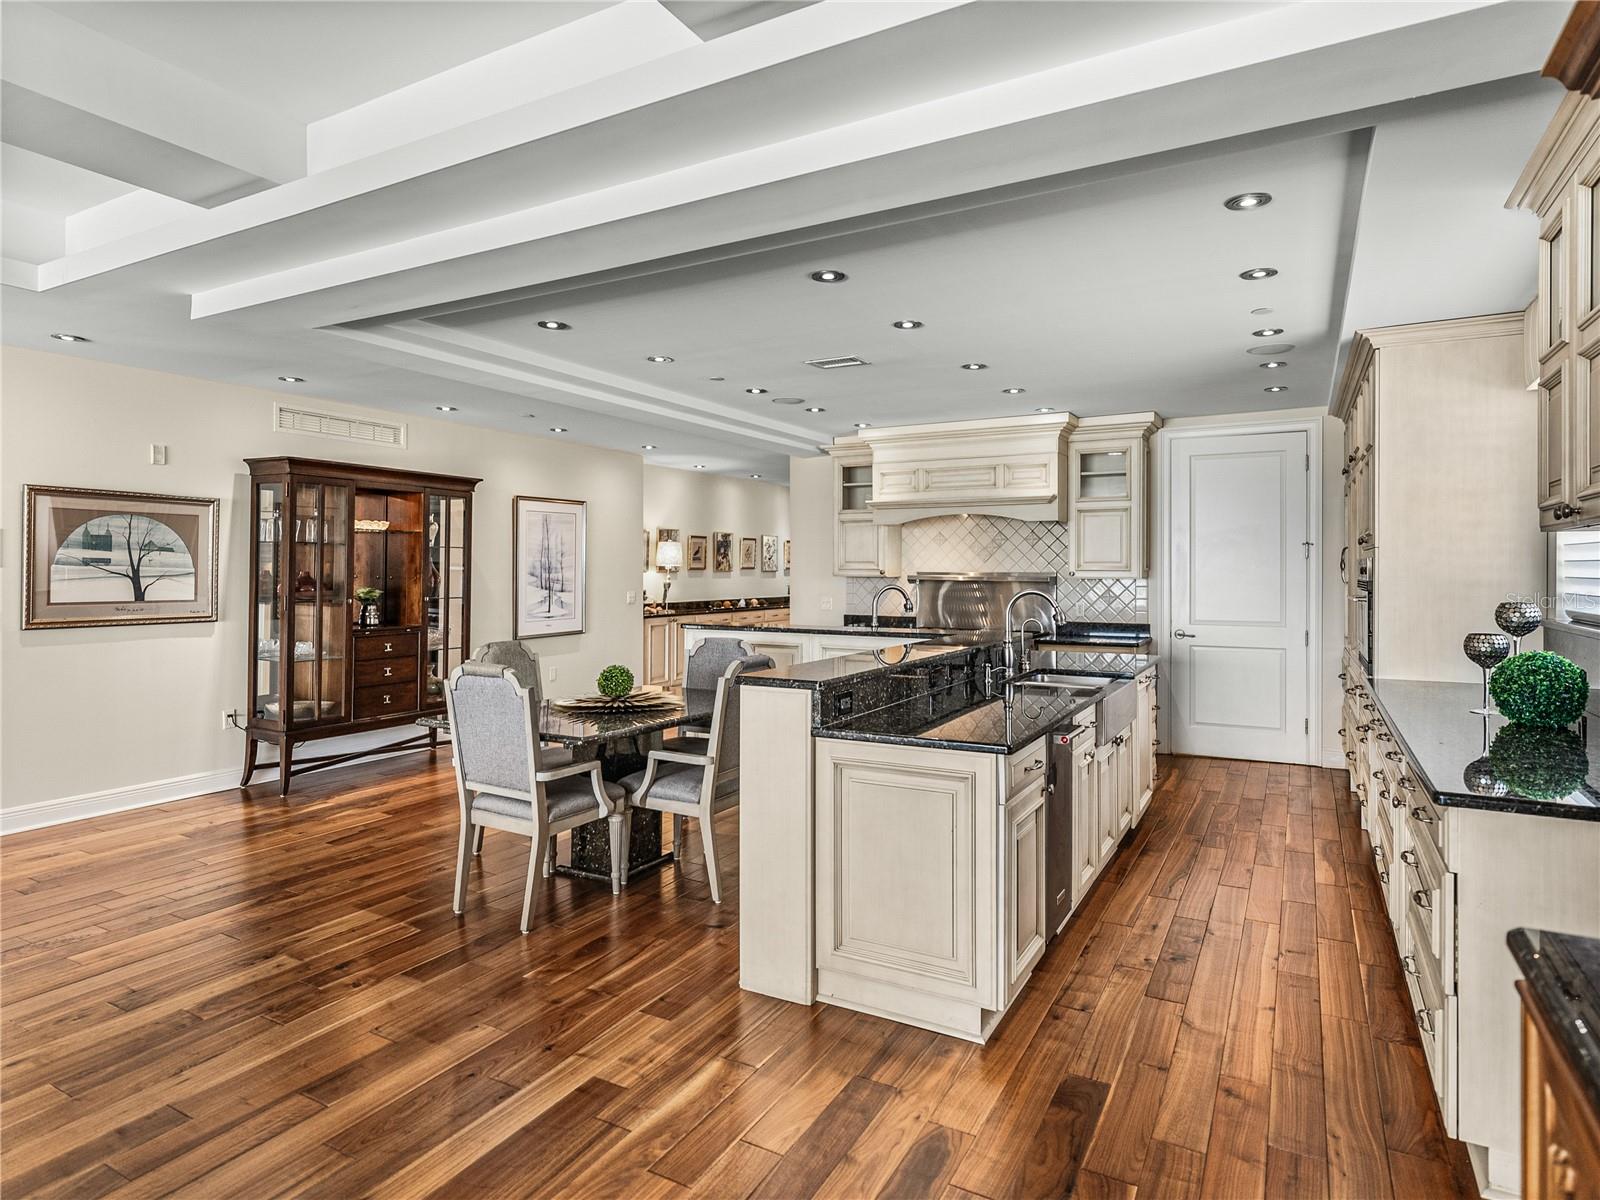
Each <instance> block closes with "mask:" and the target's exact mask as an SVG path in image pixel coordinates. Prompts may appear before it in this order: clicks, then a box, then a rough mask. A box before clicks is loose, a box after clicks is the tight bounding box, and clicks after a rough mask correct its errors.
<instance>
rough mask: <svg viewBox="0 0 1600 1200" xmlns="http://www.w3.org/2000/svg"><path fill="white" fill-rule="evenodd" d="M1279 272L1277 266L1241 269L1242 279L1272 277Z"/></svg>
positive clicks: (1240, 276) (1240, 275)
mask: <svg viewBox="0 0 1600 1200" xmlns="http://www.w3.org/2000/svg"><path fill="white" fill-rule="evenodd" d="M1277 273H1278V268H1277V267H1251V268H1250V269H1249V270H1248V271H1240V272H1239V278H1240V279H1251V280H1255V279H1271V278H1272V277H1273V276H1274V275H1276V274H1277Z"/></svg>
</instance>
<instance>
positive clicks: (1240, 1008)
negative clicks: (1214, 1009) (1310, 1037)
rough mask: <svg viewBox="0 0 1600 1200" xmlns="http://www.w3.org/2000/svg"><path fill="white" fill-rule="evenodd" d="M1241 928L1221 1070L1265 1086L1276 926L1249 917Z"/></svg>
mask: <svg viewBox="0 0 1600 1200" xmlns="http://www.w3.org/2000/svg"><path fill="white" fill-rule="evenodd" d="M1244 930H1245V932H1244V941H1243V942H1242V943H1241V945H1240V947H1239V974H1238V978H1237V980H1236V982H1235V985H1234V997H1233V1006H1232V1012H1231V1013H1230V1014H1229V1017H1228V1032H1227V1036H1226V1038H1225V1039H1224V1041H1223V1045H1222V1073H1223V1075H1225V1076H1230V1077H1232V1078H1233V1079H1235V1080H1245V1081H1247V1082H1250V1083H1254V1084H1258V1085H1260V1086H1261V1087H1263V1088H1265V1087H1267V1086H1268V1085H1269V1084H1270V1083H1271V1082H1272V1037H1273V1022H1274V1017H1275V1015H1276V1013H1277V1007H1278V926H1277V925H1276V924H1272V925H1263V924H1262V923H1261V922H1259V921H1254V920H1250V921H1246V922H1245V927H1244ZM1264 1109H1265V1105H1264V1104H1263V1110H1264Z"/></svg>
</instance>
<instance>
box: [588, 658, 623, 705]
mask: <svg viewBox="0 0 1600 1200" xmlns="http://www.w3.org/2000/svg"><path fill="white" fill-rule="evenodd" d="M594 685H595V687H597V688H599V689H600V694H601V695H602V696H610V697H611V698H612V699H613V700H615V699H617V698H618V697H619V696H626V695H627V694H628V693H629V692H631V691H633V672H632V671H630V670H628V668H627V667H622V666H618V665H617V664H616V663H612V664H611V665H610V666H609V667H607V668H606V669H605V670H604V671H601V672H600V678H598V679H596V680H595V681H594Z"/></svg>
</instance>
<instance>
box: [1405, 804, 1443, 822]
mask: <svg viewBox="0 0 1600 1200" xmlns="http://www.w3.org/2000/svg"><path fill="white" fill-rule="evenodd" d="M1411 816H1412V818H1413V819H1414V820H1417V821H1420V822H1422V824H1424V825H1436V824H1438V822H1437V821H1435V820H1434V818H1433V814H1432V813H1431V812H1429V811H1428V810H1427V809H1425V808H1422V807H1420V806H1419V807H1417V808H1413V809H1412V810H1411Z"/></svg>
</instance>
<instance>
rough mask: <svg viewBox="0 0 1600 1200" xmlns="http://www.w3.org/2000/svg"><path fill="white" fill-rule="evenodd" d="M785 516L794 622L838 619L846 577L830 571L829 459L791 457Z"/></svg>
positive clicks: (823, 622) (820, 622)
mask: <svg viewBox="0 0 1600 1200" xmlns="http://www.w3.org/2000/svg"><path fill="white" fill-rule="evenodd" d="M789 520H790V522H791V525H792V527H793V529H794V574H793V576H792V579H791V584H792V586H791V588H790V598H789V618H790V620H792V621H793V622H794V623H795V624H796V625H828V626H831V625H842V624H844V606H845V594H846V582H847V581H846V580H844V579H841V578H839V577H838V576H837V575H835V574H834V573H833V460H832V459H831V458H829V457H828V456H827V455H825V454H823V455H818V456H817V457H815V458H791V459H790V460H789Z"/></svg>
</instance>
